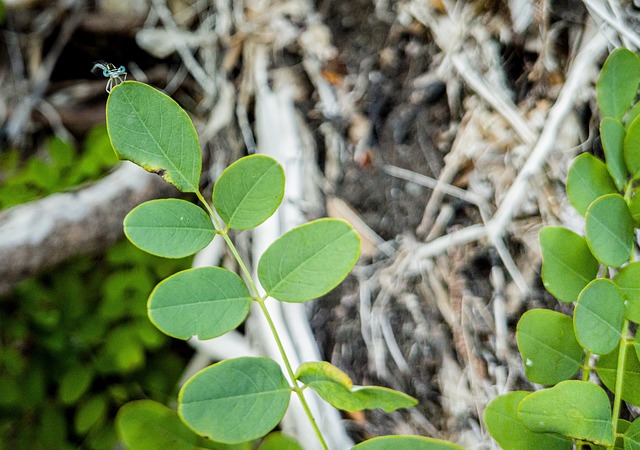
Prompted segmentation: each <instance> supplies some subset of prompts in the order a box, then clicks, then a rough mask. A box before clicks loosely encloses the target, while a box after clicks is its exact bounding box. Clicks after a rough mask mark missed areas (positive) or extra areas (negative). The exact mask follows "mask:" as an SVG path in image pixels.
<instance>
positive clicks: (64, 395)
mask: <svg viewBox="0 0 640 450" xmlns="http://www.w3.org/2000/svg"><path fill="white" fill-rule="evenodd" d="M93 377H94V372H93V367H91V366H85V365H77V366H73V367H72V368H71V369H69V370H68V371H67V372H66V373H65V374H64V376H63V377H62V380H61V381H60V386H59V391H58V396H59V397H60V401H61V402H62V403H64V404H66V405H69V404H71V403H75V402H76V401H78V400H79V399H80V397H82V395H83V394H84V393H85V392H87V389H89V387H90V386H91V382H92V381H93Z"/></svg>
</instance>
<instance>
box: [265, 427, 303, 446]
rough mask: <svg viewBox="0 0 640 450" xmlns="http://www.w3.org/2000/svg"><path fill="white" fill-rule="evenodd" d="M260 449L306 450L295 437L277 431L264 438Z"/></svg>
mask: <svg viewBox="0 0 640 450" xmlns="http://www.w3.org/2000/svg"><path fill="white" fill-rule="evenodd" d="M258 450H304V448H303V447H302V446H301V445H300V444H299V443H298V441H296V440H295V439H294V438H293V437H291V436H289V435H286V434H284V433H281V432H279V431H275V432H273V433H269V435H268V436H267V437H266V438H264V439H263V440H262V442H261V443H260V446H259V447H258Z"/></svg>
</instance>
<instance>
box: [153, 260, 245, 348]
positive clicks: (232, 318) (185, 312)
mask: <svg viewBox="0 0 640 450" xmlns="http://www.w3.org/2000/svg"><path fill="white" fill-rule="evenodd" d="M250 306H251V295H250V293H249V290H248V289H247V285H246V284H245V283H244V281H242V278H240V277H239V276H238V275H236V274H235V273H233V272H230V271H228V270H226V269H222V268H220V267H198V268H196V269H188V270H184V271H182V272H178V273H176V274H175V275H172V276H170V277H169V278H166V279H165V280H163V281H161V282H160V283H158V285H157V286H156V287H155V289H154V290H153V291H152V292H151V295H150V296H149V302H148V304H147V310H148V313H149V319H151V322H153V324H154V325H155V326H156V327H158V329H159V330H160V331H162V332H163V333H165V334H168V335H169V336H173V337H175V338H178V339H189V338H190V337H192V336H198V338H200V339H212V338H214V337H217V336H221V335H223V334H225V333H227V332H229V331H231V330H233V329H234V328H236V327H237V326H238V325H240V324H241V323H242V322H243V321H244V319H245V318H246V317H247V314H249V307H250Z"/></svg>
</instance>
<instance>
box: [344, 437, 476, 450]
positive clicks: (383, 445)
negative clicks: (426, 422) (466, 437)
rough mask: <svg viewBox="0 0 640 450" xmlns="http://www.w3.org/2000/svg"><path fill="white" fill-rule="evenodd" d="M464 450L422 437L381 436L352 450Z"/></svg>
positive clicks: (445, 442)
mask: <svg viewBox="0 0 640 450" xmlns="http://www.w3.org/2000/svg"><path fill="white" fill-rule="evenodd" d="M390 449H402V450H464V448H463V447H460V446H459V445H457V444H454V443H452V442H447V441H442V440H440V439H433V438H428V437H422V436H381V437H376V438H373V439H368V440H366V441H364V442H361V443H359V444H358V445H356V446H355V447H353V448H352V450H390Z"/></svg>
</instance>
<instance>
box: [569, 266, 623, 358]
mask: <svg viewBox="0 0 640 450" xmlns="http://www.w3.org/2000/svg"><path fill="white" fill-rule="evenodd" d="M623 321H624V304H623V303H622V295H621V294H620V291H619V290H618V286H616V285H615V283H614V282H612V281H611V280H607V279H604V278H598V279H596V280H593V281H592V282H591V283H589V284H588V285H587V286H586V287H585V288H584V289H583V290H582V292H581V293H580V297H579V298H578V303H577V304H576V308H575V311H574V314H573V326H574V328H575V331H576V337H577V338H578V342H579V343H580V345H581V346H582V347H583V348H585V349H587V350H589V351H591V352H593V353H595V354H596V355H606V354H607V353H609V352H611V351H613V350H614V349H615V348H616V347H617V346H618V343H619V342H620V336H621V333H622V323H623Z"/></svg>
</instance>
